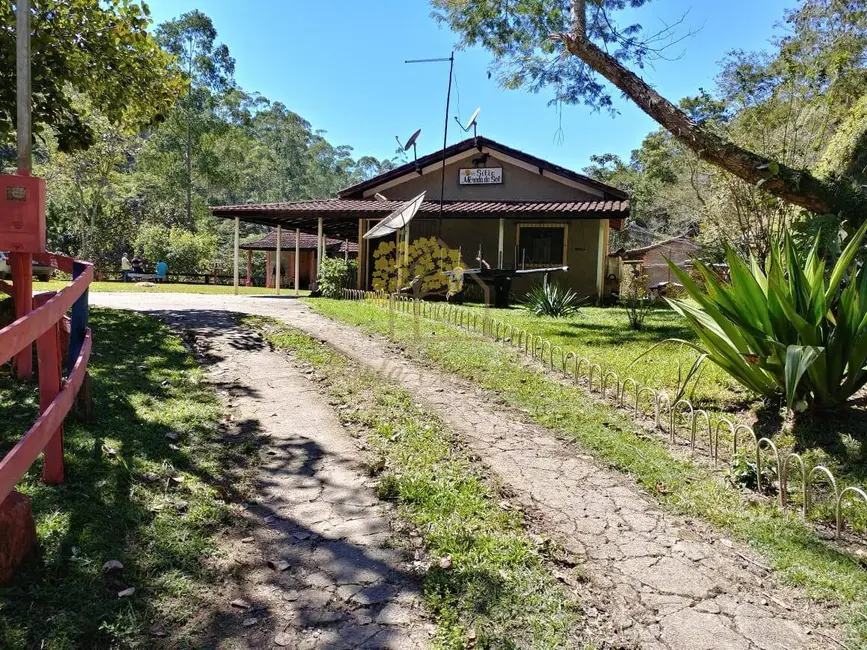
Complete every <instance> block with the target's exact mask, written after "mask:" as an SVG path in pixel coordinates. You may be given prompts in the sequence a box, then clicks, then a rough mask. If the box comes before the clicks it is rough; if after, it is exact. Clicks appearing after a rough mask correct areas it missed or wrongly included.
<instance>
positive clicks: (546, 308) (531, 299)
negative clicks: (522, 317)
mask: <svg viewBox="0 0 867 650" xmlns="http://www.w3.org/2000/svg"><path fill="white" fill-rule="evenodd" d="M580 302H581V301H580V300H579V299H578V295H577V294H576V293H575V292H574V291H572V289H564V288H563V287H561V286H560V285H559V284H557V283H556V282H543V283H540V284H536V285H534V286H533V287H532V288H531V289H530V291H529V292H528V293H527V295H526V296H524V301H523V303H524V306H525V307H526V308H527V309H529V310H530V311H531V312H533V313H534V314H536V316H551V317H553V318H562V317H564V316H571V315H572V314H574V313H575V312H577V311H578V304H579V303H580Z"/></svg>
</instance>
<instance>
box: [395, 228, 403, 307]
mask: <svg viewBox="0 0 867 650" xmlns="http://www.w3.org/2000/svg"><path fill="white" fill-rule="evenodd" d="M394 266H395V267H396V268H395V270H396V271H397V289H396V291H397V293H400V285H401V284H403V273H402V272H401V268H400V230H396V231H395V232H394Z"/></svg>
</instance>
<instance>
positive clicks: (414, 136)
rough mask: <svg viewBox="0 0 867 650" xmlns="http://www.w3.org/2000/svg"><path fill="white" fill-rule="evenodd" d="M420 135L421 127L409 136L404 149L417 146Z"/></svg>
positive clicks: (407, 149)
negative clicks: (416, 142)
mask: <svg viewBox="0 0 867 650" xmlns="http://www.w3.org/2000/svg"><path fill="white" fill-rule="evenodd" d="M419 135H421V129H418V130H417V131H416V132H415V133H413V134H412V135H411V136H409V140H407V141H406V145H404V147H403V150H404V151H409V148H410V147H415V141H416V140H418V136H419Z"/></svg>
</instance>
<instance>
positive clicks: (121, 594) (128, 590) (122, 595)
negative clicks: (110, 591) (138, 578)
mask: <svg viewBox="0 0 867 650" xmlns="http://www.w3.org/2000/svg"><path fill="white" fill-rule="evenodd" d="M134 593H135V587H128V588H126V589H124V590H123V591H119V592H117V597H118V598H129V597H130V596H132V595H133V594H134Z"/></svg>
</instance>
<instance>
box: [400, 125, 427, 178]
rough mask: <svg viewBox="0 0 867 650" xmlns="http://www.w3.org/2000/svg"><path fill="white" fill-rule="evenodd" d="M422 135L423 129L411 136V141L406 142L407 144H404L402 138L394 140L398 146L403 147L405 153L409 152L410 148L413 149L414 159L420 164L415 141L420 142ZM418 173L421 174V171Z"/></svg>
mask: <svg viewBox="0 0 867 650" xmlns="http://www.w3.org/2000/svg"><path fill="white" fill-rule="evenodd" d="M419 135H421V129H418V130H416V132H415V133H413V134H412V135H411V136H409V140H407V141H406V144H402V143H401V141H400V138H398V137H397V136H394V139H395V140H397V144H398V146H400V147H403V150H404V151H409V148H410V147H412V159H413V160H414V161H416V162H418V151H416V147H415V141H416V140H418V136H419ZM418 173H419V174H421V170H418Z"/></svg>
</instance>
